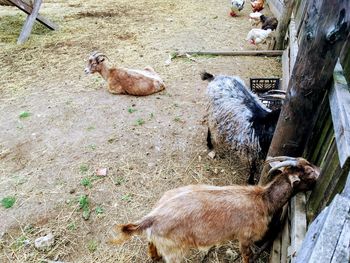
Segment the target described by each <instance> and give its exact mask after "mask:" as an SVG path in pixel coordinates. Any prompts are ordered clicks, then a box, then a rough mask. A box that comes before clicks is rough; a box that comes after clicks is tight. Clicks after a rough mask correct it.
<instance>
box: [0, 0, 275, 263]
mask: <svg viewBox="0 0 350 263" xmlns="http://www.w3.org/2000/svg"><path fill="white" fill-rule="evenodd" d="M0 8H1V9H0V17H1V20H0V57H1V58H2V59H1V67H0V75H1V78H0V113H1V114H0V125H1V129H0V200H1V199H3V198H5V197H9V196H10V197H15V199H16V202H15V204H14V205H13V207H11V208H7V209H6V208H4V207H2V206H1V207H0V222H1V224H0V262H47V261H48V260H61V261H64V262H148V261H149V259H148V257H147V255H146V242H145V239H144V238H143V237H135V238H133V239H132V240H131V241H130V242H128V243H126V244H125V245H123V246H120V247H112V246H110V245H108V244H107V243H106V240H108V238H110V237H111V234H110V231H111V228H112V227H113V225H114V224H117V223H125V222H132V221H134V220H137V219H139V218H140V217H142V216H143V215H145V214H146V213H147V212H148V211H149V210H150V209H151V207H152V205H153V204H154V203H155V202H156V200H157V199H158V198H159V197H160V196H161V195H162V193H163V192H164V191H166V190H168V189H172V188H174V187H177V186H181V185H187V184H196V183H206V184H215V185H226V184H233V183H239V184H245V181H246V175H245V167H242V166H241V165H239V163H238V164H237V162H235V160H227V159H219V158H216V159H214V160H212V159H210V158H209V157H208V156H207V153H208V151H207V148H206V141H205V140H206V125H205V123H204V121H203V120H204V116H205V109H206V101H205V91H206V83H205V82H202V81H201V80H200V77H199V73H200V72H201V71H202V70H204V69H205V70H207V71H208V72H211V73H214V74H219V73H222V74H229V75H239V76H240V77H241V78H242V79H244V80H245V81H246V82H247V83H248V80H249V78H250V77H280V75H281V72H280V67H281V65H280V61H279V59H278V58H265V57H213V56H201V57H195V59H196V61H191V60H189V59H187V58H179V59H175V60H173V61H172V63H171V64H170V65H169V66H166V65H165V60H166V59H167V58H168V55H169V54H170V53H171V52H173V51H185V50H188V51H193V50H246V49H253V47H251V46H250V45H249V44H248V43H247V42H246V41H245V37H246V34H247V32H248V31H249V30H250V28H251V26H250V24H249V22H248V18H247V17H248V14H249V12H251V10H250V7H249V6H248V1H247V6H246V7H245V9H244V10H243V12H242V13H241V14H240V16H239V17H237V18H232V17H230V16H229V15H228V13H229V2H228V1H214V0H209V1H205V2H203V1H195V0H178V1H164V0H163V1H162V0H141V1H134V2H133V1H126V0H117V1H115V0H114V1H112V0H105V1H96V0H95V1H92V0H87V1H82V0H72V1H60V0H48V1H45V3H44V5H43V7H42V9H41V13H42V14H43V15H45V16H47V17H49V18H50V19H52V20H53V21H55V22H56V23H57V24H59V26H60V30H59V31H56V32H51V31H49V30H47V29H46V28H44V27H43V26H41V25H36V26H35V28H34V30H33V33H32V35H31V37H30V39H29V41H28V42H26V43H25V44H24V45H22V46H17V45H16V44H15V42H16V38H17V37H18V34H19V32H20V30H21V26H22V24H23V21H24V19H25V17H24V15H23V14H22V13H21V12H20V11H18V10H17V9H15V8H13V7H3V6H1V7H0ZM266 12H267V13H268V11H266ZM92 50H100V51H103V52H104V53H105V54H107V56H108V57H109V63H110V65H118V66H123V67H129V68H143V67H145V66H147V65H150V66H152V67H153V68H155V69H156V71H157V72H159V74H160V75H161V76H162V77H163V79H164V80H165V82H166V85H167V88H166V90H165V91H164V92H161V93H158V94H155V95H152V96H148V97H132V96H115V95H111V94H109V93H108V92H107V90H106V85H105V83H104V81H103V80H102V79H101V77H99V76H97V75H93V76H85V75H84V74H83V69H84V66H85V59H86V58H87V56H88V55H89V53H90V52H91V51H92ZM24 111H25V112H28V113H29V116H28V117H23V116H22V117H20V114H21V113H22V112H24ZM99 168H108V174H107V176H106V177H98V176H96V170H97V169H99ZM84 185H85V186H84ZM84 195H86V196H87V199H88V201H89V203H88V204H87V207H88V209H89V211H90V217H89V219H88V220H85V219H83V217H82V215H83V211H82V209H80V207H79V199H81V197H82V196H84ZM49 232H52V233H53V234H54V236H55V245H54V247H52V248H51V249H50V250H49V251H45V252H42V251H38V250H36V249H35V248H34V245H33V243H34V240H35V239H36V238H37V237H40V236H43V235H45V234H47V233H49ZM236 247H237V246H236V244H235V243H229V244H226V245H225V246H223V247H220V248H217V249H216V250H215V251H214V252H213V253H212V254H211V255H210V258H209V261H210V262H228V261H229V260H233V259H234V258H237V256H238V254H237V252H236V250H237V248H236ZM200 257H201V255H198V253H196V252H194V254H192V255H190V256H189V258H188V259H187V261H186V262H199V259H200ZM265 257H266V256H265ZM239 260H240V259H239V258H237V261H239ZM262 260H264V258H262Z"/></svg>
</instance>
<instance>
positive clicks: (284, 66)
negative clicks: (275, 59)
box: [282, 49, 290, 90]
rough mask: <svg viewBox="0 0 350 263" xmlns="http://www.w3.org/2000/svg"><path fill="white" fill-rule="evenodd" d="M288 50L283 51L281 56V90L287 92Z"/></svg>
mask: <svg viewBox="0 0 350 263" xmlns="http://www.w3.org/2000/svg"><path fill="white" fill-rule="evenodd" d="M288 51H289V49H286V50H285V51H283V55H282V90H287V88H288V83H289V76H290V73H289V56H288V53H289V52H288Z"/></svg>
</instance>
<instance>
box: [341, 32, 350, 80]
mask: <svg viewBox="0 0 350 263" xmlns="http://www.w3.org/2000/svg"><path fill="white" fill-rule="evenodd" d="M340 64H341V65H342V67H343V70H344V76H345V78H346V80H347V82H348V83H350V34H349V35H348V38H347V40H346V43H345V45H344V47H343V50H342V52H341V54H340Z"/></svg>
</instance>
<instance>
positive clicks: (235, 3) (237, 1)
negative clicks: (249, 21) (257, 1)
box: [230, 0, 245, 17]
mask: <svg viewBox="0 0 350 263" xmlns="http://www.w3.org/2000/svg"><path fill="white" fill-rule="evenodd" d="M244 4H245V0H231V12H230V15H231V16H232V17H234V16H237V14H238V12H240V11H241V10H242V9H243V7H244Z"/></svg>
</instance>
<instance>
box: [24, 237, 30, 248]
mask: <svg viewBox="0 0 350 263" xmlns="http://www.w3.org/2000/svg"><path fill="white" fill-rule="evenodd" d="M23 246H24V247H29V246H30V240H29V239H26V240H24V241H23Z"/></svg>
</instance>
